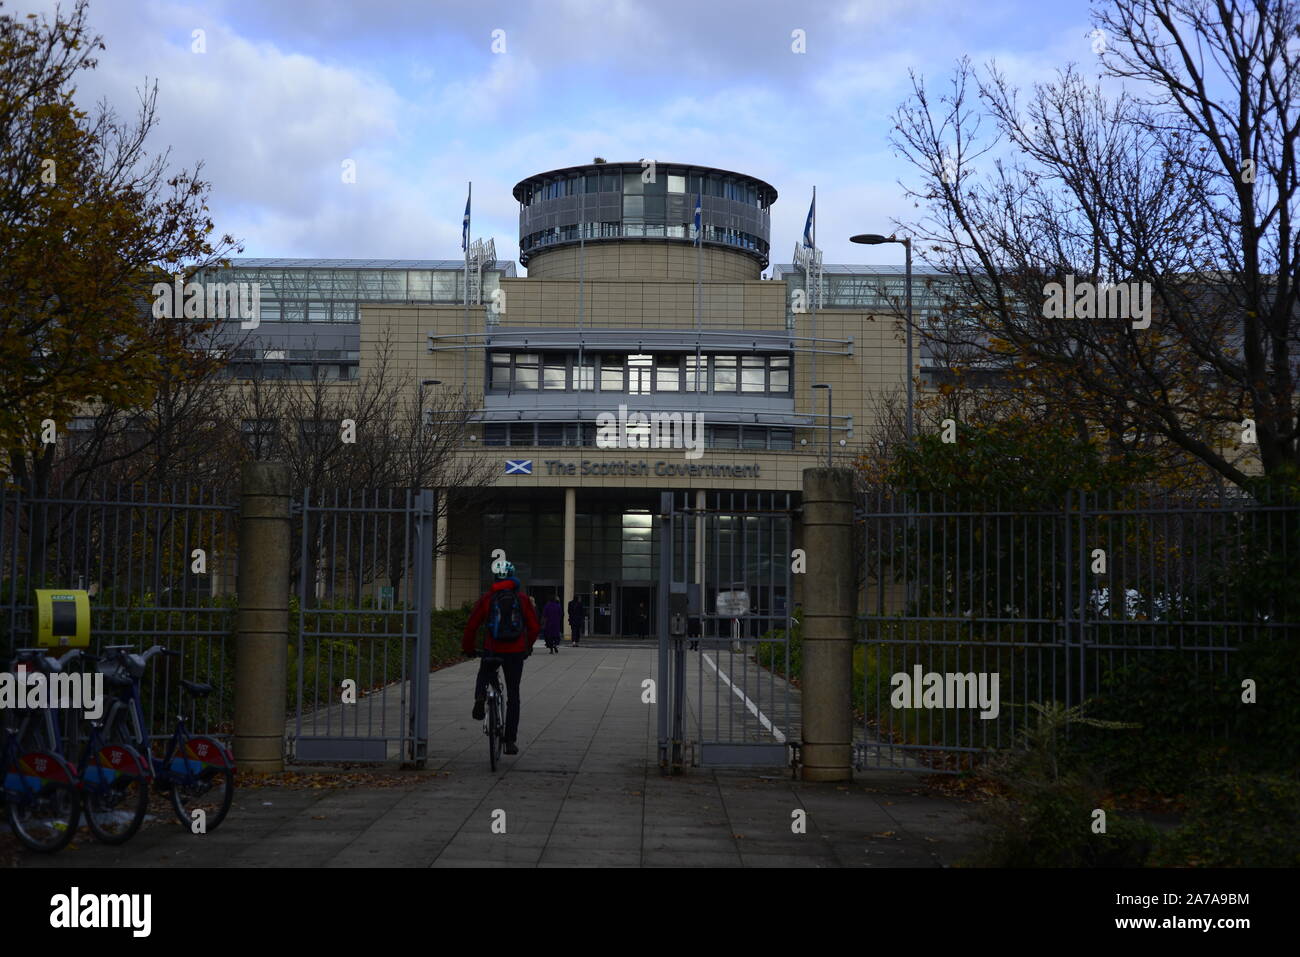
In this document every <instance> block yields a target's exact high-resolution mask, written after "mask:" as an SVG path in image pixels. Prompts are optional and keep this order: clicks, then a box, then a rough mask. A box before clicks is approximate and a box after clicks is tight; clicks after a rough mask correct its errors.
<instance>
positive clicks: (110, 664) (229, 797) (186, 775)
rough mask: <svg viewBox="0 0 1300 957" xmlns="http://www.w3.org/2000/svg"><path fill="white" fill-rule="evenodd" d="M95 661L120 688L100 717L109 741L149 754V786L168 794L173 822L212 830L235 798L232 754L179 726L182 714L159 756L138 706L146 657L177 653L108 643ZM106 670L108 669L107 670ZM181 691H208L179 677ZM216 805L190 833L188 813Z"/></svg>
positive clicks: (191, 693)
mask: <svg viewBox="0 0 1300 957" xmlns="http://www.w3.org/2000/svg"><path fill="white" fill-rule="evenodd" d="M104 651H105V652H106V654H105V655H104V656H102V658H101V660H100V670H101V671H105V672H106V673H107V674H114V675H116V676H117V677H119V678H121V679H126V680H125V681H124V682H121V683H120V685H119V686H120V688H121V690H120V691H119V692H118V693H117V694H116V695H115V700H114V701H113V704H112V705H111V706H110V708H109V712H108V715H107V716H106V717H105V719H104V727H105V728H106V729H107V734H108V739H109V741H111V742H117V743H122V744H132V745H138V746H139V748H140V751H141V753H142V754H146V755H149V757H150V761H151V764H152V769H153V781H154V790H156V791H159V792H163V793H170V795H171V802H172V810H173V812H175V814H176V818H177V820H179V821H180V822H181V825H182V826H183V827H185V828H186V829H187V830H190V832H191V833H206V832H208V831H213V830H216V828H217V827H218V826H219V825H220V824H221V822H222V821H224V820H225V819H226V815H227V814H228V813H229V811H230V805H231V802H232V801H234V798H235V758H234V755H233V754H231V752H230V749H229V748H227V747H226V746H225V745H224V744H222V743H221V742H220V741H217V740H216V739H215V738H210V737H207V736H206V735H191V734H190V733H189V730H188V729H187V728H186V726H185V715H183V714H178V715H177V716H176V724H175V726H174V727H173V729H172V735H171V738H170V740H169V741H168V743H167V745H166V747H165V748H163V749H161V750H162V754H161V756H159V755H158V754H157V753H156V749H155V748H154V747H153V743H154V742H153V740H152V739H151V738H150V735H149V734H148V733H147V732H145V730H144V728H145V720H144V708H143V706H142V705H141V703H140V679H141V677H143V676H144V672H145V669H146V668H147V667H148V665H149V661H150V659H152V658H153V657H154V656H155V655H159V654H163V655H168V656H175V657H179V656H180V652H179V651H171V650H169V649H167V648H164V647H162V646H161V645H154V646H153V647H152V648H150V649H148V650H147V651H145V652H144V653H143V654H135V653H133V650H132V646H131V645H113V646H110V647H108V648H105V649H104ZM109 669H113V670H112V671H110V670H109ZM180 687H181V690H182V691H183V692H184V693H185V694H187V695H189V696H191V697H193V698H195V699H201V698H205V697H207V696H208V695H209V694H211V693H212V685H209V684H201V683H199V682H196V681H186V680H183V679H182V680H181V682H180ZM212 803H215V804H216V811H215V812H214V813H213V814H210V815H205V818H204V827H203V829H202V831H201V832H200V831H195V830H194V828H193V824H194V821H195V817H194V812H195V811H196V810H198V809H200V807H201V806H202V805H203V804H212Z"/></svg>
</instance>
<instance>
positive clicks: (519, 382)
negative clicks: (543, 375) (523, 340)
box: [515, 352, 538, 390]
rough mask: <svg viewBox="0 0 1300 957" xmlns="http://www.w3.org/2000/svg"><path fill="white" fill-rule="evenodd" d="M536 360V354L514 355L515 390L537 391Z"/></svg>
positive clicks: (520, 353) (521, 353) (523, 353)
mask: <svg viewBox="0 0 1300 957" xmlns="http://www.w3.org/2000/svg"><path fill="white" fill-rule="evenodd" d="M537 360H538V355H537V353H536V352H517V353H515V389H516V390H536V389H537V365H538V362H537Z"/></svg>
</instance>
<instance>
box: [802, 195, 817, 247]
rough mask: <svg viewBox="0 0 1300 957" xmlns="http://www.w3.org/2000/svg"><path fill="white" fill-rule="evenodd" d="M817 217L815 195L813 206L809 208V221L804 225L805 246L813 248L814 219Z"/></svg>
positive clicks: (814, 196)
mask: <svg viewBox="0 0 1300 957" xmlns="http://www.w3.org/2000/svg"><path fill="white" fill-rule="evenodd" d="M816 215H817V194H816V192H814V193H813V200H812V205H811V206H809V207H808V220H807V222H805V223H804V224H803V244H804V245H805V246H807V247H808V248H809V249H812V247H813V219H814V217H815V216H816Z"/></svg>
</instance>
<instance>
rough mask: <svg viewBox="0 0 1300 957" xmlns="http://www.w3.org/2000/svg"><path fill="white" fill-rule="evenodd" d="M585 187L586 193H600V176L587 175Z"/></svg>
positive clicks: (597, 174)
mask: <svg viewBox="0 0 1300 957" xmlns="http://www.w3.org/2000/svg"><path fill="white" fill-rule="evenodd" d="M586 186H587V192H589V193H598V192H600V174H599V173H588V174H587V183H586Z"/></svg>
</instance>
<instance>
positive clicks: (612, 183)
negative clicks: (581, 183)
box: [600, 173, 618, 193]
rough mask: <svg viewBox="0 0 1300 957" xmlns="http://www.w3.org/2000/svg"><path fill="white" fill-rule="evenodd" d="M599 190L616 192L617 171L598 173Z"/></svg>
mask: <svg viewBox="0 0 1300 957" xmlns="http://www.w3.org/2000/svg"><path fill="white" fill-rule="evenodd" d="M600 191H601V192H602V193H617V192H618V174H617V173H601V174H600Z"/></svg>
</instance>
